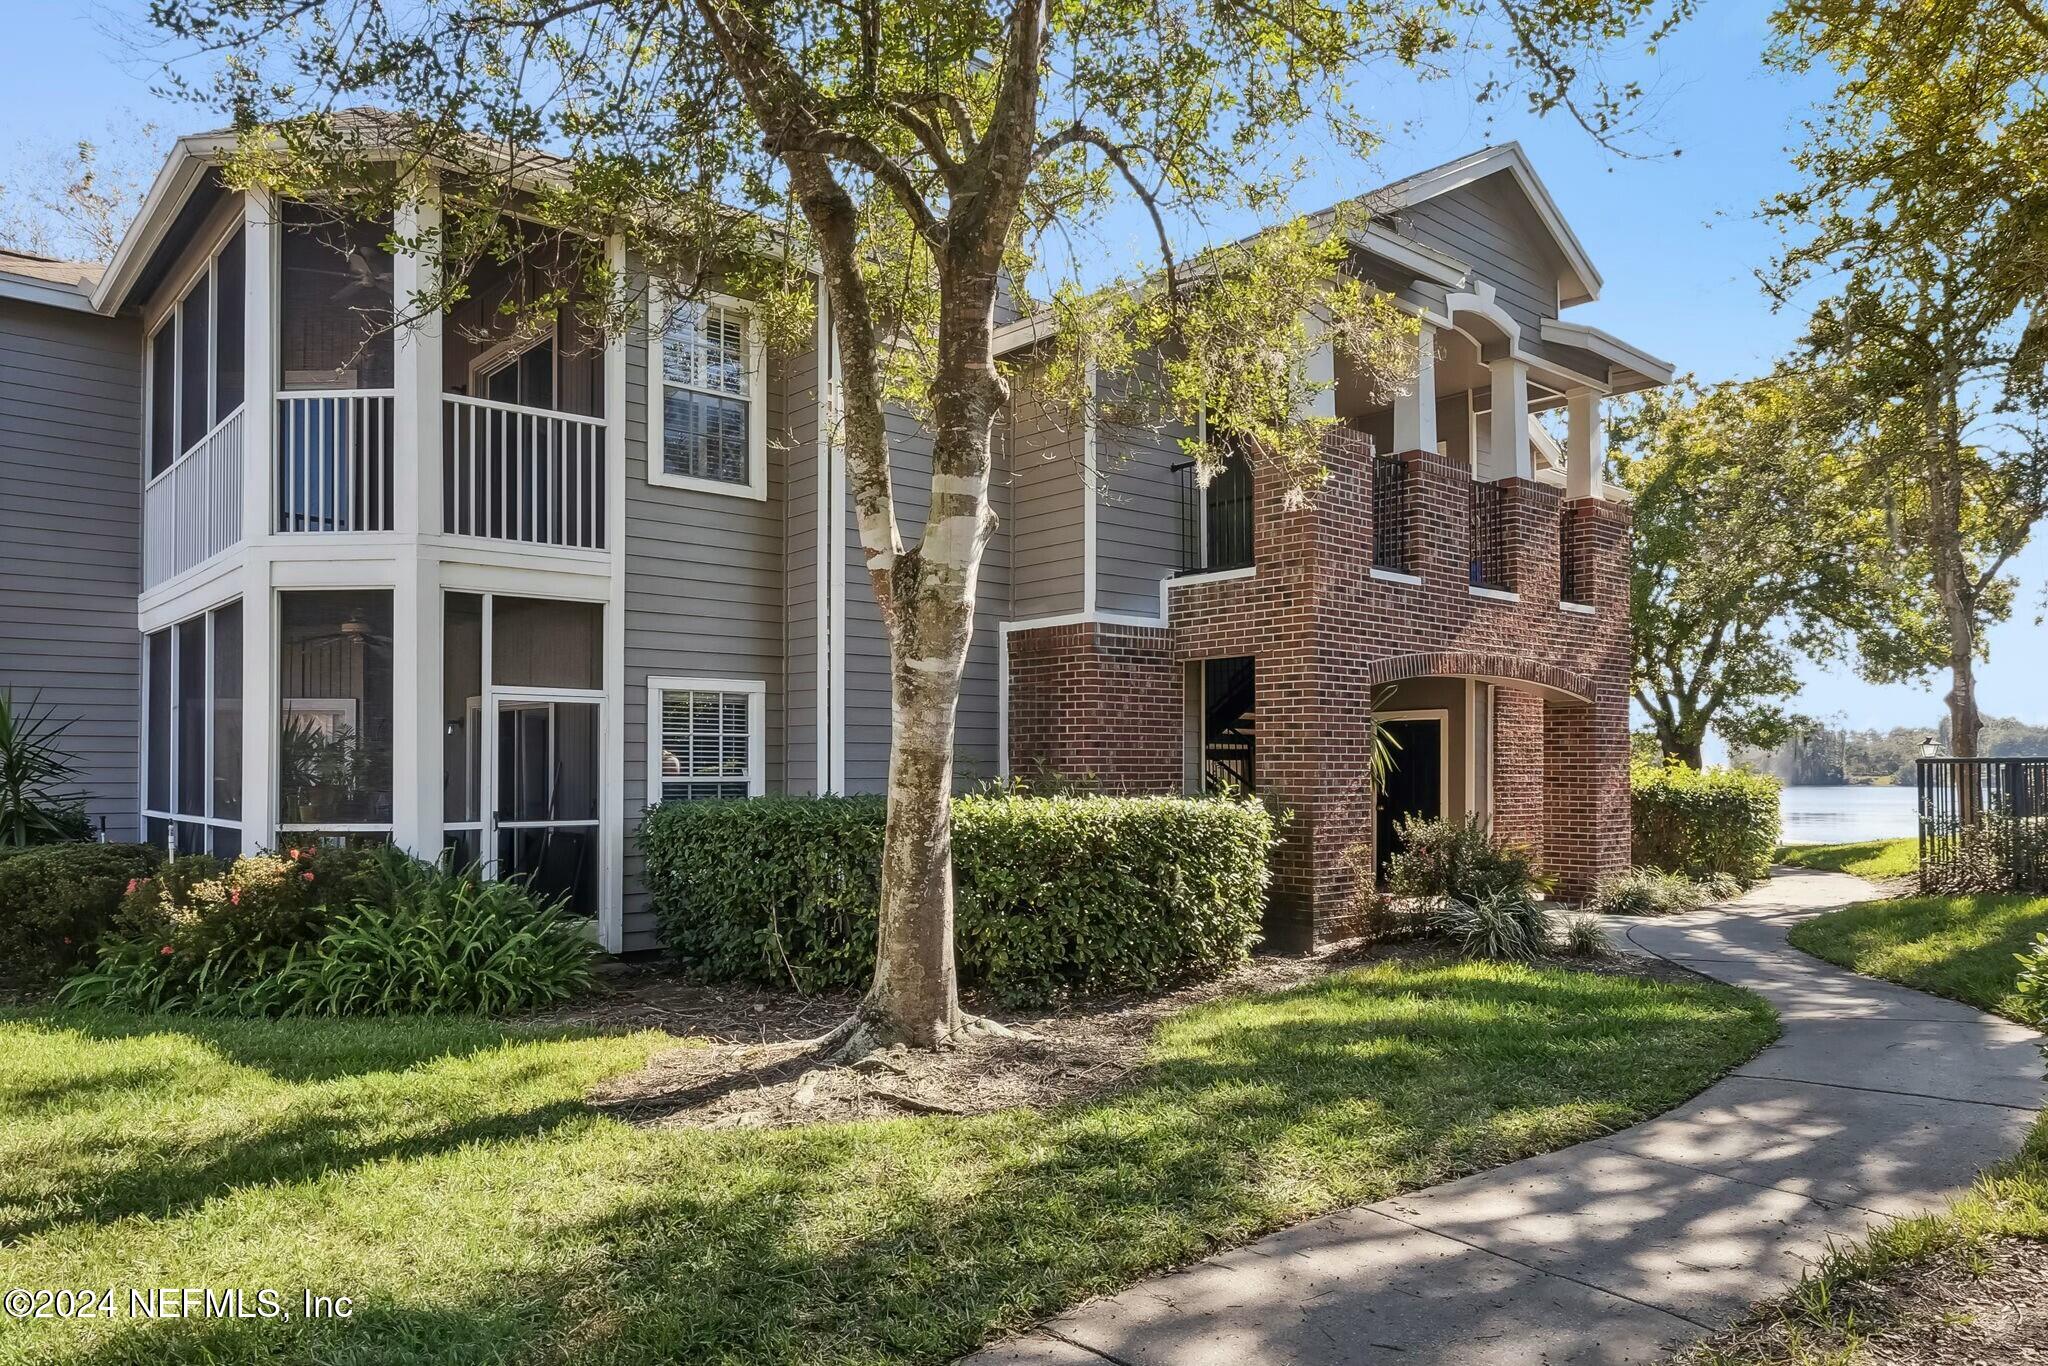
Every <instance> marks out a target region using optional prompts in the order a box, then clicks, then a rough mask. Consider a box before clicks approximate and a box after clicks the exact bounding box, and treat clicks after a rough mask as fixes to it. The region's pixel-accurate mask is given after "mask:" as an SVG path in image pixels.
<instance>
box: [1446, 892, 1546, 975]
mask: <svg viewBox="0 0 2048 1366" xmlns="http://www.w3.org/2000/svg"><path fill="white" fill-rule="evenodd" d="M1429 928H1430V929H1431V930H1432V931H1434V932H1435V933H1437V934H1440V935H1442V936H1443V937H1444V938H1445V939H1448V940H1449V941H1450V942H1451V944H1452V946H1453V947H1455V948H1456V949H1457V950H1458V952H1460V953H1462V954H1465V955H1466V956H1468V957H1472V958H1502V959H1508V960H1511V961H1515V962H1524V961H1527V960H1528V959H1531V958H1534V957H1535V956H1536V955H1537V954H1539V953H1541V952H1542V951H1543V950H1544V949H1545V948H1547V947H1549V944H1550V936H1551V916H1550V912H1549V911H1547V910H1545V909H1544V908H1543V907H1542V906H1541V905H1539V904H1537V903H1536V902H1534V901H1531V900H1529V899H1528V897H1526V896H1522V895H1519V894H1517V893H1514V892H1508V891H1494V892H1482V893H1480V894H1479V895H1477V896H1474V897H1472V898H1471V899H1469V900H1467V899H1464V898H1460V897H1455V896H1453V897H1445V898H1443V899H1442V900H1440V901H1438V902H1437V903H1436V904H1435V905H1434V906H1432V907H1431V908H1430V911H1429Z"/></svg>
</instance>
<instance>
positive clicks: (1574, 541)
mask: <svg viewBox="0 0 2048 1366" xmlns="http://www.w3.org/2000/svg"><path fill="white" fill-rule="evenodd" d="M1563 517H1564V519H1565V522H1566V524H1567V525H1568V526H1569V528H1570V529H1569V531H1568V533H1567V535H1566V537H1565V540H1566V542H1567V544H1570V545H1571V546H1572V547H1573V548H1574V553H1575V554H1576V555H1577V556H1578V557H1579V567H1580V583H1581V585H1582V588H1581V596H1582V597H1584V598H1586V599H1587V600H1588V605H1589V606H1591V607H1592V608H1593V609H1594V611H1593V616H1592V618H1591V627H1592V638H1591V640H1590V642H1589V651H1588V665H1587V672H1588V673H1589V674H1590V675H1591V676H1592V679H1593V698H1592V702H1591V704H1590V705H1571V704H1564V703H1560V702H1552V703H1550V704H1549V705H1548V707H1547V708H1546V712H1545V725H1544V734H1545V738H1546V744H1545V755H1544V759H1545V765H1546V767H1545V785H1546V788H1547V793H1548V801H1547V807H1548V812H1549V829H1548V831H1547V832H1546V840H1545V849H1546V851H1547V855H1548V860H1547V861H1548V863H1549V865H1550V867H1551V868H1552V870H1553V871H1554V872H1555V873H1556V875H1557V876H1558V879H1559V885H1558V894H1559V895H1560V896H1563V897H1565V898H1567V899H1579V898H1583V897H1584V896H1586V895H1588V894H1589V893H1590V892H1591V891H1592V890H1593V884H1594V883H1595V882H1596V881H1598V880H1599V878H1600V877H1601V876H1603V875H1604V874H1607V873H1612V872H1619V871H1622V870H1624V869H1626V868H1627V867H1628V863H1629V834H1630V820H1629V795H1628V678H1629V668H1630V658H1629V615H1628V613H1629V521H1630V518H1629V509H1628V506H1627V505H1626V504H1624V503H1611V502H1604V501H1600V500H1595V499H1588V498H1579V499H1573V500H1572V501H1570V502H1568V503H1566V504H1565V505H1564V509H1563Z"/></svg>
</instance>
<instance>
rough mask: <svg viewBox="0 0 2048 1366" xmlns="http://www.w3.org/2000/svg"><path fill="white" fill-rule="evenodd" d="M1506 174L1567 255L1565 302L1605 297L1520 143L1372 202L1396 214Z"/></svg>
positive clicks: (1437, 170)
mask: <svg viewBox="0 0 2048 1366" xmlns="http://www.w3.org/2000/svg"><path fill="white" fill-rule="evenodd" d="M1493 175H1506V176H1507V177H1508V178H1509V179H1510V180H1511V181H1513V183H1514V185H1515V188H1517V189H1518V190H1520V191H1521V193H1522V197H1523V198H1524V199H1526V200H1527V201H1528V202H1529V207H1530V209H1531V210H1533V211H1534V213H1535V215H1536V221H1537V222H1539V223H1541V224H1542V225H1543V230H1544V232H1545V234H1546V235H1547V236H1548V237H1549V238H1550V241H1551V244H1552V245H1553V246H1554V247H1556V248H1557V252H1558V254H1559V255H1560V256H1562V257H1564V260H1565V265H1566V278H1565V280H1564V282H1563V284H1562V286H1561V288H1560V290H1559V293H1560V294H1561V296H1562V298H1561V302H1562V303H1564V304H1565V305H1567V306H1569V305H1571V304H1580V303H1587V302H1590V301H1591V300H1593V299H1597V298H1599V297H1600V284H1601V280H1600V272H1599V270H1598V269H1596V268H1595V267H1594V265H1593V261H1592V258H1591V257H1589V256H1587V255H1586V248H1585V245H1584V244H1583V243H1581V242H1580V241H1579V238H1578V234H1577V233H1574V232H1573V231H1572V228H1571V224H1569V223H1567V222H1565V219H1564V214H1562V213H1561V212H1559V211H1558V207H1557V201H1556V200H1554V199H1552V198H1551V197H1550V191H1549V190H1548V189H1546V188H1545V187H1544V184H1543V180H1542V177H1540V176H1538V175H1537V174H1536V168H1535V166H1533V165H1532V164H1530V161H1529V155H1528V153H1526V152H1524V151H1523V150H1522V144H1521V143H1519V142H1504V143H1502V144H1501V145H1500V146H1498V147H1486V148H1482V149H1481V150H1479V151H1477V152H1473V153H1470V154H1469V155H1466V156H1462V157H1459V158H1458V159H1457V160H1455V161H1447V162H1445V163H1444V164H1443V165H1441V166H1433V167H1431V168H1430V169H1429V170H1426V171H1418V172H1416V173H1415V174H1414V175H1411V176H1408V177H1406V178H1404V179H1401V180H1397V181H1395V182H1394V183H1393V184H1391V185H1388V186H1386V187H1384V188H1383V189H1378V190H1373V191H1371V192H1370V193H1369V194H1368V196H1367V200H1368V202H1369V203H1371V204H1372V206H1373V207H1374V208H1375V209H1384V210H1385V211H1389V212H1391V211H1395V210H1399V209H1405V208H1408V207H1410V206H1412V205H1415V204H1421V203H1424V202H1426V201H1428V200H1431V199H1435V198H1437V197H1438V196H1439V195H1446V194H1449V193H1450V192H1451V191H1453V190H1459V189H1463V188H1464V187H1465V186H1467V185H1471V184H1474V183H1475V182H1477V181H1481V180H1484V179H1486V178H1487V177H1488V176H1493Z"/></svg>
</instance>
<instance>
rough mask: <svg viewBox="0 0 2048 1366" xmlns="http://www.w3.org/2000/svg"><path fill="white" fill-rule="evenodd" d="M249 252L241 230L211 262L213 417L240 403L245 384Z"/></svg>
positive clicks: (233, 408)
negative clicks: (243, 371) (243, 369)
mask: <svg viewBox="0 0 2048 1366" xmlns="http://www.w3.org/2000/svg"><path fill="white" fill-rule="evenodd" d="M248 278H249V277H248V253H247V247H246V245H245V244H244V242H243V239H242V230H241V229H240V228H237V229H235V235H234V236H233V237H230V238H229V239H228V240H227V243H226V244H225V245H224V246H222V247H221V249H220V255H219V256H218V257H216V258H215V259H214V263H213V312H214V325H213V358H214V359H213V384H214V404H213V412H214V421H216V422H218V421H219V420H220V419H221V418H224V417H226V416H227V415H228V414H229V413H232V412H233V411H234V410H235V409H237V408H239V407H241V406H242V396H243V394H244V392H245V391H246V390H247V388H248V386H247V385H246V384H245V383H244V382H243V375H242V366H243V361H244V359H245V354H244V352H243V350H242V346H243V341H244V338H245V337H246V335H247V327H246V321H247V316H248V307H249V301H248V299H247V297H246V296H247V294H248Z"/></svg>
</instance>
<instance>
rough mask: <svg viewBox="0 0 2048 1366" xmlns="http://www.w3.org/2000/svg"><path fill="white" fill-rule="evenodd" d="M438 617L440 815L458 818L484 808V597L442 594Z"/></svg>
mask: <svg viewBox="0 0 2048 1366" xmlns="http://www.w3.org/2000/svg"><path fill="white" fill-rule="evenodd" d="M443 622H444V626H443V631H442V636H441V736H442V740H441V745H442V750H441V819H442V820H443V821H444V822H448V823H451V824H459V823H463V822H468V821H478V820H482V819H483V814H484V813H483V809H482V804H481V787H482V782H483V692H484V600H483V599H482V598H481V597H480V596H478V595H477V594H475V593H450V594H448V596H447V598H446V600H445V608H444V616H443ZM470 856H471V857H474V851H470ZM464 861H466V860H464Z"/></svg>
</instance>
